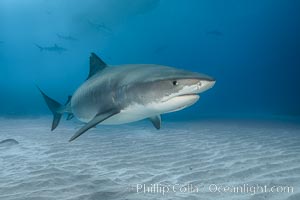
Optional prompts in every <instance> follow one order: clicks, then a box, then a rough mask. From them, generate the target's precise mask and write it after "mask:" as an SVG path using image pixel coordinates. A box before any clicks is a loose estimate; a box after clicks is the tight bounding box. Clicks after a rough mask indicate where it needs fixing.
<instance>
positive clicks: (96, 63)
mask: <svg viewBox="0 0 300 200" xmlns="http://www.w3.org/2000/svg"><path fill="white" fill-rule="evenodd" d="M105 67H107V64H106V63H105V62H103V60H101V58H99V57H98V56H97V55H96V54H95V53H91V56H90V73H89V76H88V78H87V79H89V78H91V77H92V76H93V75H95V74H96V73H97V72H99V71H101V70H103V69H104V68H105Z"/></svg>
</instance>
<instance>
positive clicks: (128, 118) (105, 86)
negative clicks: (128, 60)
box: [39, 53, 215, 142]
mask: <svg viewBox="0 0 300 200" xmlns="http://www.w3.org/2000/svg"><path fill="white" fill-rule="evenodd" d="M214 84H215V79H214V78H212V77H210V76H208V75H205V74H200V73H196V72H189V71H185V70H181V69H176V68H173V67H168V66H162V65H155V64H127V65H120V66H109V65H107V64H106V63H105V62H104V61H103V60H101V58H99V57H98V56H97V55H96V54H94V53H92V54H91V56H90V71H89V75H88V78H87V79H86V80H85V82H84V83H83V84H82V85H81V86H79V88H78V89H77V90H76V91H75V92H74V94H73V95H72V96H69V98H68V101H67V102H66V103H65V104H64V105H62V104H60V103H58V102H57V101H55V100H53V99H52V98H50V97H48V96H47V95H46V94H45V93H44V92H43V91H42V90H41V89H39V90H40V92H41V94H42V96H43V97H44V99H45V101H46V103H47V105H48V107H49V109H50V111H51V112H52V113H53V116H54V117H53V122H52V128H51V131H53V130H54V129H55V128H56V127H57V126H58V124H59V122H60V119H61V117H62V115H63V114H64V113H67V114H68V118H67V119H71V118H73V116H75V117H76V118H77V119H79V120H80V121H82V122H85V125H83V127H81V128H80V129H78V130H77V131H76V132H75V134H74V135H73V136H72V137H71V139H70V140H69V141H70V142H71V141H73V140H75V139H76V138H78V137H79V136H80V135H82V134H83V133H85V132H86V131H87V130H89V129H91V128H93V127H95V126H96V125H98V124H110V125H112V124H124V123H130V122H134V121H139V120H142V119H146V118H148V119H150V121H151V122H152V124H153V125H154V127H155V128H156V129H160V127H161V115H162V114H164V113H169V112H175V111H179V110H182V109H184V108H187V107H189V106H191V105H193V104H194V103H196V102H197V101H198V100H199V94H200V93H202V92H204V91H206V90H208V89H210V88H212V87H213V86H214Z"/></svg>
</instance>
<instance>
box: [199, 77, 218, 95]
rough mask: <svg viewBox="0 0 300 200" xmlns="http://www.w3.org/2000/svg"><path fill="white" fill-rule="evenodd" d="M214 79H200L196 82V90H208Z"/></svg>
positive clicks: (213, 83)
mask: <svg viewBox="0 0 300 200" xmlns="http://www.w3.org/2000/svg"><path fill="white" fill-rule="evenodd" d="M215 83H216V81H215V80H200V81H199V82H198V84H197V90H198V91H197V92H198V93H202V92H205V91H206V90H209V89H210V88H212V87H213V86H214V85H215Z"/></svg>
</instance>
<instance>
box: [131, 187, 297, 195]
mask: <svg viewBox="0 0 300 200" xmlns="http://www.w3.org/2000/svg"><path fill="white" fill-rule="evenodd" d="M132 190H133V191H135V192H136V193H138V194H142V193H144V194H146V193H147V194H161V195H166V194H168V193H201V192H211V193H233V194H234V193H235V194H241V193H246V194H251V195H255V194H258V193H293V192H294V187H292V186H280V185H274V186H269V185H259V184H255V185H249V184H241V185H220V184H209V185H193V184H184V185H183V184H174V185H163V184H136V186H134V187H132Z"/></svg>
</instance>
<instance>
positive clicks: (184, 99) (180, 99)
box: [130, 67, 216, 114]
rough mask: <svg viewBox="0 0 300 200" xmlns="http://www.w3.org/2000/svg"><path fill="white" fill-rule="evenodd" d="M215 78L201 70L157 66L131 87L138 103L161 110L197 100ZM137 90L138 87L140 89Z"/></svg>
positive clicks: (134, 99)
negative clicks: (192, 70)
mask: <svg viewBox="0 0 300 200" xmlns="http://www.w3.org/2000/svg"><path fill="white" fill-rule="evenodd" d="M215 82H216V81H215V79H214V78H212V77H210V76H208V75H205V74H200V73H195V72H189V71H185V70H180V69H176V68H172V67H157V70H152V71H151V72H149V73H147V76H143V81H142V82H139V84H135V85H134V86H133V87H131V88H130V92H132V93H133V94H135V95H133V96H134V98H133V99H132V100H133V101H135V102H137V104H143V105H144V106H145V107H147V108H148V109H147V110H151V112H153V113H157V114H162V113H168V112H174V111H178V110H181V109H184V108H186V107H188V106H191V105H193V104H194V103H196V102H197V101H198V100H199V98H200V96H199V94H200V93H202V92H205V91H206V90H208V89H210V88H212V87H213V86H214V84H215ZM137 90H138V91H137Z"/></svg>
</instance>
